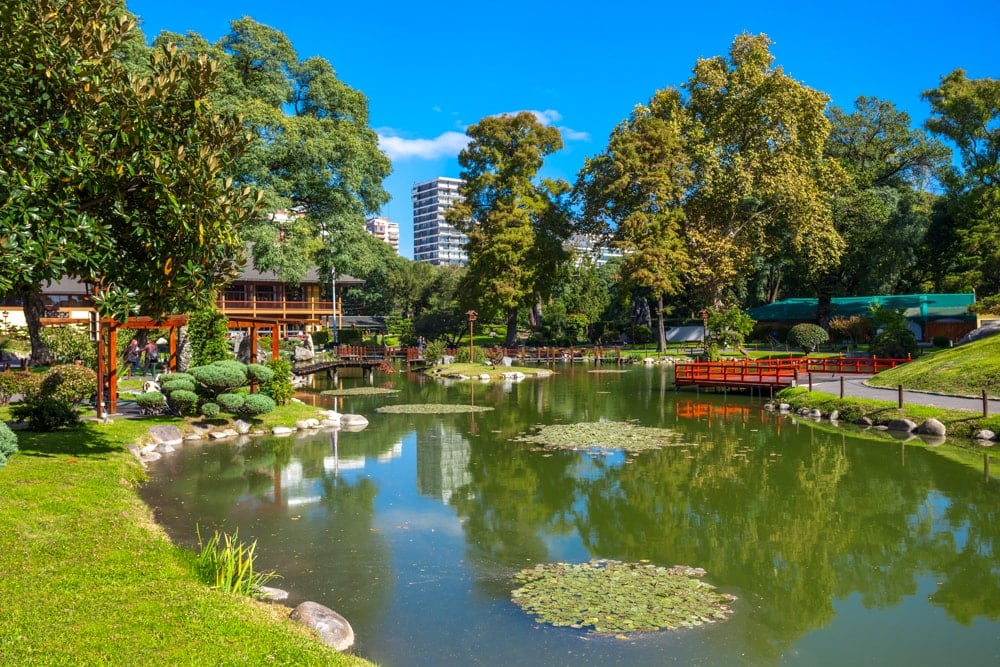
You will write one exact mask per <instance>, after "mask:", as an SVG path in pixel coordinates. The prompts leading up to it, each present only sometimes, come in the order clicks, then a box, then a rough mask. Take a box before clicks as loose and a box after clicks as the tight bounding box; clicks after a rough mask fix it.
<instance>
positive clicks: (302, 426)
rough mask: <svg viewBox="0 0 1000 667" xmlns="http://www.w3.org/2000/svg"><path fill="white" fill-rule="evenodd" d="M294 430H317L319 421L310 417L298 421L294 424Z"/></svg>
mask: <svg viewBox="0 0 1000 667" xmlns="http://www.w3.org/2000/svg"><path fill="white" fill-rule="evenodd" d="M295 428H297V429H299V430H300V431H311V430H313V429H317V428H319V420H318V419H313V418H312V417H310V418H309V419H300V420H298V421H297V422H295Z"/></svg>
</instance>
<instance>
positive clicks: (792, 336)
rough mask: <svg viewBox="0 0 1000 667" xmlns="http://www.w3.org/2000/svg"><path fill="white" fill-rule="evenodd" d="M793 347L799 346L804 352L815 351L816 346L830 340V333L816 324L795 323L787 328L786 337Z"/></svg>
mask: <svg viewBox="0 0 1000 667" xmlns="http://www.w3.org/2000/svg"><path fill="white" fill-rule="evenodd" d="M786 340H787V341H788V344H789V345H791V346H793V347H801V348H802V350H803V351H804V352H815V351H816V348H817V347H819V346H820V345H822V344H823V343H825V342H827V341H828V340H830V334H828V333H827V332H826V329H824V328H823V327H821V326H819V325H818V324H808V323H806V324H796V325H795V326H794V327H792V328H791V329H789V330H788V337H787V339H786Z"/></svg>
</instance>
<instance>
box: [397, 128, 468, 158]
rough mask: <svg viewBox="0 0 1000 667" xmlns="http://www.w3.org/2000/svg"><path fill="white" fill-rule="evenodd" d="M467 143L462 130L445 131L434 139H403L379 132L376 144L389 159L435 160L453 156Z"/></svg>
mask: <svg viewBox="0 0 1000 667" xmlns="http://www.w3.org/2000/svg"><path fill="white" fill-rule="evenodd" d="M467 143H469V137H467V136H466V135H465V134H464V133H462V132H445V133H444V134H440V135H438V136H437V137H435V138H434V139H405V138H403V137H395V136H391V135H388V134H383V133H382V132H379V135H378V145H379V148H381V149H382V151H383V152H384V153H385V154H386V155H388V156H389V159H391V160H407V159H410V158H414V159H417V160H436V159H438V158H442V157H454V156H456V155H458V153H459V151H461V150H462V149H463V148H465V145H466V144H467Z"/></svg>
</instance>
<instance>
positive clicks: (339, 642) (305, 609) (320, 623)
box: [290, 602, 354, 651]
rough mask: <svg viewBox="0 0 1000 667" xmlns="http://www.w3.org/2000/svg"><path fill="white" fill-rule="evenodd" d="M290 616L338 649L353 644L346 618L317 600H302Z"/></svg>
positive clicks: (352, 635)
mask: <svg viewBox="0 0 1000 667" xmlns="http://www.w3.org/2000/svg"><path fill="white" fill-rule="evenodd" d="M290 617H291V619H292V620H294V621H298V622H299V623H301V624H303V625H305V626H306V627H308V628H311V629H312V630H313V631H314V632H315V633H316V634H317V635H319V639H320V641H322V642H323V643H324V644H326V645H327V646H332V647H333V648H334V649H336V650H338V651H346V650H347V649H349V648H351V647H352V646H354V630H353V629H352V628H351V624H350V623H348V622H347V619H346V618H344V617H343V616H341V615H340V614H338V613H337V612H335V611H334V610H332V609H330V608H329V607H324V606H323V605H321V604H319V603H318V602H303V603H302V604H300V605H299V606H298V607H296V608H295V609H294V610H292V613H291V614H290Z"/></svg>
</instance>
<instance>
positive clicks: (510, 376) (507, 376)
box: [503, 371, 528, 382]
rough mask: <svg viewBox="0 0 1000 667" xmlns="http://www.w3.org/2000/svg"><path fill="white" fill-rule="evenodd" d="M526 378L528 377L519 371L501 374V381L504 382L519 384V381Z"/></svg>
mask: <svg viewBox="0 0 1000 667" xmlns="http://www.w3.org/2000/svg"><path fill="white" fill-rule="evenodd" d="M526 377H528V376H527V375H525V374H524V373H522V372H521V371H514V372H512V373H504V374H503V379H504V380H513V381H514V382H520V381H521V380H523V379H524V378H526Z"/></svg>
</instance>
